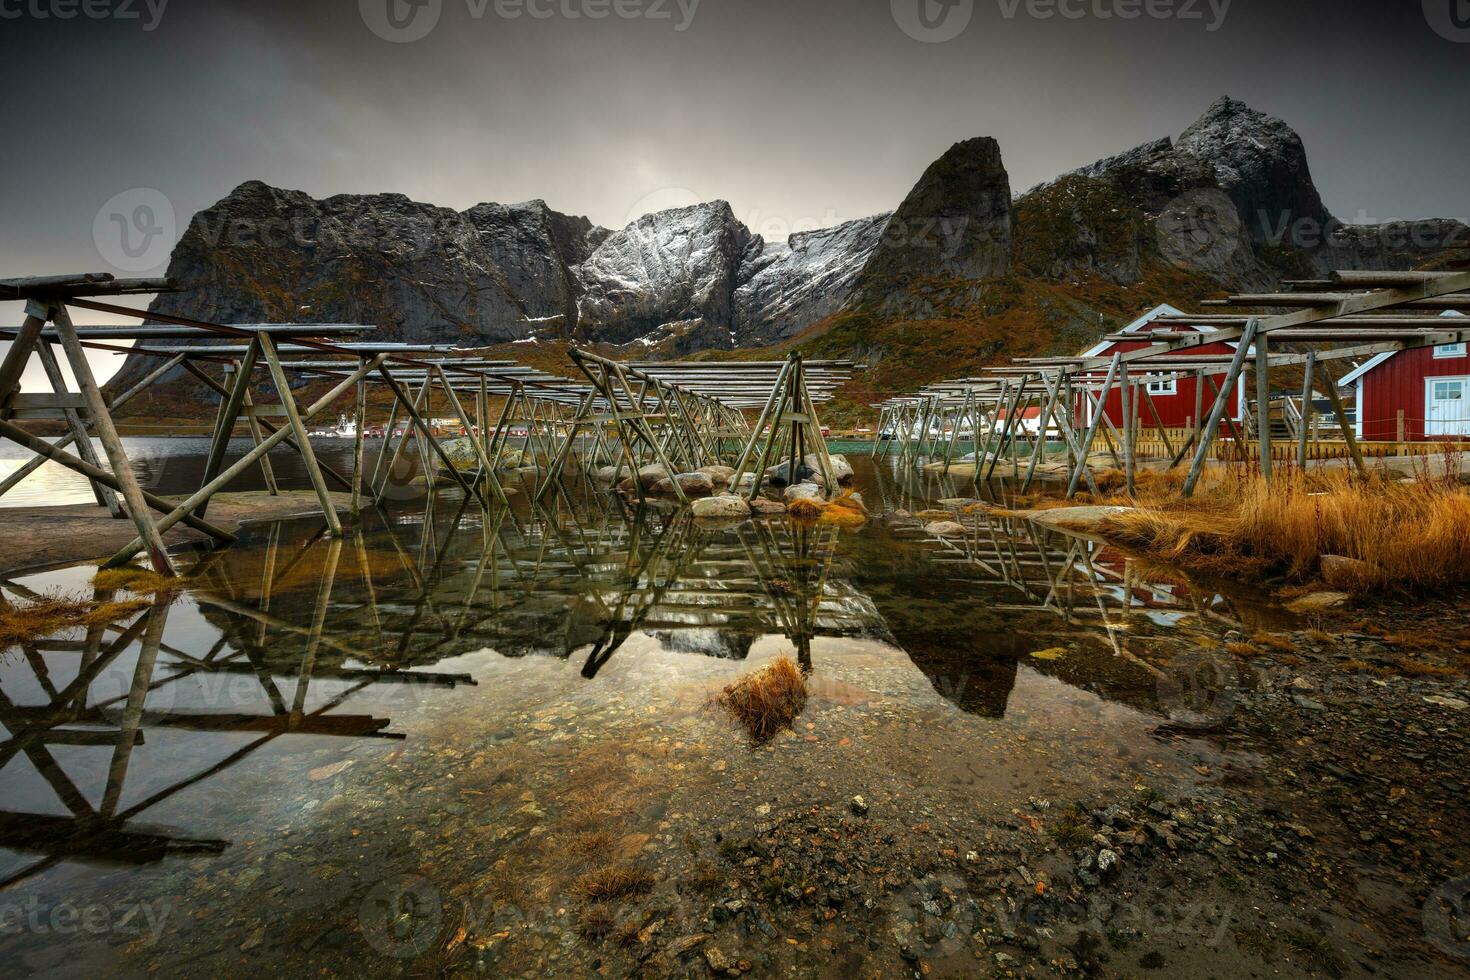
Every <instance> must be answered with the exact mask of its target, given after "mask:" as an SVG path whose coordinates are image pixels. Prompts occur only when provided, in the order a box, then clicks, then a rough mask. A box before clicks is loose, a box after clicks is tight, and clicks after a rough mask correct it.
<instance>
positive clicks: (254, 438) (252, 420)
mask: <svg viewBox="0 0 1470 980" xmlns="http://www.w3.org/2000/svg"><path fill="white" fill-rule="evenodd" d="M239 370H240V364H239V362H238V361H237V362H236V363H235V371H236V372H237V373H238V372H239ZM241 407H242V408H244V410H245V425H246V427H248V428H249V429H250V441H251V443H252V444H254V445H257V446H258V445H260V443H261V440H262V439H263V438H264V436H262V435H261V432H260V419H259V418H257V417H256V416H255V414H254V413H253V412H251V411H250V410H251V409H252V408H254V407H255V402H254V401H253V400H252V399H251V397H250V388H249V387H248V386H247V387H246V388H245V399H244V401H243V402H241ZM260 475H261V477H262V478H263V479H264V480H265V488H266V489H267V490H269V491H270V495H271V496H272V497H275V496H278V495H279V494H280V492H281V489H280V487H278V486H277V485H276V471H275V470H274V469H273V468H272V467H271V457H270V453H266V454H265V455H264V456H262V457H260Z"/></svg>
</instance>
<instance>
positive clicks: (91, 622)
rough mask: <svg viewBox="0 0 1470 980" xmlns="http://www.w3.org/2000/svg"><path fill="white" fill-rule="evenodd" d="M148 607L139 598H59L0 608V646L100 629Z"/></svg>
mask: <svg viewBox="0 0 1470 980" xmlns="http://www.w3.org/2000/svg"><path fill="white" fill-rule="evenodd" d="M147 607H148V603H147V602H145V601H144V600H142V599H129V600H127V601H123V602H100V603H99V602H92V601H91V600H87V599H68V598H62V597H48V598H45V599H37V600H35V601H32V602H28V603H26V604H25V605H23V606H8V607H6V608H4V609H0V647H5V646H9V645H11V644H13V643H23V642H25V641H27V640H37V639H40V638H41V637H43V636H50V635H51V634H53V633H59V632H61V631H62V630H64V629H70V628H71V627H73V626H102V625H105V624H107V623H111V622H115V621H116V620H119V619H123V618H124V617H126V616H130V615H132V614H133V613H136V612H138V611H140V610H142V609H146V608H147Z"/></svg>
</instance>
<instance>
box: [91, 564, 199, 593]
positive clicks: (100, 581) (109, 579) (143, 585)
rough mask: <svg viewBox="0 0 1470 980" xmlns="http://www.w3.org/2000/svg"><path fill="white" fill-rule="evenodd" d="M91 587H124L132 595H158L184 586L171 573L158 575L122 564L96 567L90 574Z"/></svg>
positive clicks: (134, 566) (135, 566) (148, 570)
mask: <svg viewBox="0 0 1470 980" xmlns="http://www.w3.org/2000/svg"><path fill="white" fill-rule="evenodd" d="M92 587H93V588H94V589H125V590H127V591H128V592H131V593H133V594H134V595H159V594H161V593H168V592H177V591H179V590H180V589H182V588H183V587H184V583H183V581H182V580H181V579H178V578H176V577H174V576H172V575H160V574H159V573H158V572H155V571H153V570H151V569H147V568H139V567H138V566H137V565H124V566H122V567H121V568H99V569H97V574H96V575H94V576H92Z"/></svg>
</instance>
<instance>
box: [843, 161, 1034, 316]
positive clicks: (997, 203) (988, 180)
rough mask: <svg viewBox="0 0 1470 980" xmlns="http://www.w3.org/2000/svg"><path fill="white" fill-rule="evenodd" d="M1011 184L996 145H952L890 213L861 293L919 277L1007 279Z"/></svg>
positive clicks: (874, 293)
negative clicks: (1005, 275) (1005, 276)
mask: <svg viewBox="0 0 1470 980" xmlns="http://www.w3.org/2000/svg"><path fill="white" fill-rule="evenodd" d="M1011 234H1012V222H1011V180H1010V175H1009V174H1007V173H1006V168H1005V163H1004V161H1003V160H1002V159H1001V153H1000V144H998V143H997V142H996V141H995V140H994V139H992V138H991V137H988V136H977V137H975V138H973V139H967V140H963V141H961V142H959V143H956V144H954V145H953V146H951V147H950V148H949V149H948V150H946V151H945V152H944V154H943V155H941V156H940V157H939V159H937V160H935V161H934V162H933V163H931V164H930V165H929V167H928V168H927V169H926V170H925V171H924V173H923V175H922V176H921V177H920V178H919V181H918V183H916V184H915V185H914V186H913V189H912V190H910V191H909V193H908V195H907V196H906V197H905V198H904V199H903V203H901V204H900V205H899V206H898V208H897V210H895V211H894V212H893V214H892V215H890V216H889V218H888V222H887V224H886V225H885V227H884V229H883V233H882V235H881V240H880V242H879V245H878V247H877V248H876V249H875V250H874V252H873V254H872V255H871V256H870V257H869V259H868V263H867V266H866V267H865V268H864V270H863V273H862V277H861V286H860V288H861V289H862V291H863V294H864V296H865V297H866V298H868V299H870V300H871V299H874V298H876V297H878V296H880V295H881V296H882V297H883V300H882V302H883V304H884V305H885V306H891V305H892V303H891V301H890V299H889V298H890V297H892V295H893V294H894V293H895V292H897V291H902V290H905V289H907V288H908V287H909V286H910V285H911V284H912V283H914V282H917V281H919V280H923V279H936V280H953V281H959V282H964V281H974V280H980V279H985V278H988V277H991V276H998V275H1002V274H1004V273H1005V272H1006V271H1007V270H1008V269H1009V268H1010V255H1011Z"/></svg>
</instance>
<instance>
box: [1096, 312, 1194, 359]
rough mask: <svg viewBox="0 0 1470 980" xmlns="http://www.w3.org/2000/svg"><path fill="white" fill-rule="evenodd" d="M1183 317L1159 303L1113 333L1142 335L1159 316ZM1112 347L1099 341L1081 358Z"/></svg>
mask: <svg viewBox="0 0 1470 980" xmlns="http://www.w3.org/2000/svg"><path fill="white" fill-rule="evenodd" d="M1185 315H1186V314H1185V312H1184V311H1183V310H1181V309H1178V308H1177V307H1174V306H1170V305H1169V304H1168V303H1160V304H1159V305H1158V306H1155V307H1154V308H1153V309H1151V310H1149V311H1148V312H1147V313H1145V314H1144V315H1143V316H1141V317H1139V318H1138V319H1137V320H1134V321H1133V322H1132V323H1130V324H1128V326H1126V327H1124V328H1123V329H1122V330H1120V331H1115V332H1117V333H1143V332H1144V331H1145V329H1146V328H1147V327H1148V325H1149V324H1150V323H1152V322H1154V321H1155V320H1157V319H1158V318H1159V317H1161V316H1185ZM1194 329H1196V330H1199V331H1201V332H1204V331H1214V329H1215V328H1214V327H1210V326H1204V325H1201V326H1197V327H1195V328H1194ZM1112 346H1113V344H1112V342H1111V341H1107V340H1104V341H1100V342H1099V343H1098V344H1097V345H1095V346H1094V347H1092V348H1091V349H1089V350H1085V351H1083V352H1082V356H1083V357H1096V356H1097V355H1099V354H1101V353H1102V352H1103V351H1105V350H1107V349H1108V348H1109V347H1112Z"/></svg>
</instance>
